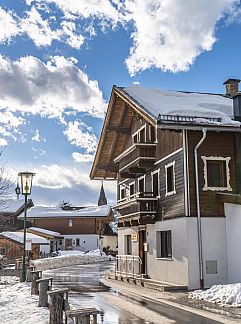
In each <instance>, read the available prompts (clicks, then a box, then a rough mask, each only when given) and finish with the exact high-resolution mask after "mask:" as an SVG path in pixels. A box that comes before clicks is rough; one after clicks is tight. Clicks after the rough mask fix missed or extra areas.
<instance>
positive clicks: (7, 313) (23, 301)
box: [0, 277, 49, 324]
mask: <svg viewBox="0 0 241 324" xmlns="http://www.w3.org/2000/svg"><path fill="white" fill-rule="evenodd" d="M0 305H1V320H0V321H1V324H5V323H8V324H9V323H11V324H23V323H24V324H32V323H35V322H36V323H38V324H47V323H49V310H48V309H47V308H45V307H38V296H31V292H30V286H28V285H27V284H26V283H20V282H19V278H17V277H1V280H0Z"/></svg>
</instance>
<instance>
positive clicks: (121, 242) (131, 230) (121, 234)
mask: <svg viewBox="0 0 241 324" xmlns="http://www.w3.org/2000/svg"><path fill="white" fill-rule="evenodd" d="M131 234H138V229H137V227H136V226H133V227H120V228H118V254H119V255H125V254H126V253H125V235H131ZM132 255H139V250H138V242H132Z"/></svg>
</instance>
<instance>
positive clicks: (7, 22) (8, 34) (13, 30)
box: [0, 7, 19, 43]
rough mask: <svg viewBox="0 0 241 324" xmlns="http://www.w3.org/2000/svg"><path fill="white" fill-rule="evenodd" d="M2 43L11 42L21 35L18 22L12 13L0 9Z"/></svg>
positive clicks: (0, 36)
mask: <svg viewBox="0 0 241 324" xmlns="http://www.w3.org/2000/svg"><path fill="white" fill-rule="evenodd" d="M0 26H4V27H2V28H0V43H3V42H5V41H7V42H9V41H10V40H11V39H12V38H13V37H14V36H16V35H17V34H18V33H19V30H18V26H17V21H16V18H15V17H14V15H13V13H12V12H11V11H6V10H4V9H2V8H1V7H0Z"/></svg>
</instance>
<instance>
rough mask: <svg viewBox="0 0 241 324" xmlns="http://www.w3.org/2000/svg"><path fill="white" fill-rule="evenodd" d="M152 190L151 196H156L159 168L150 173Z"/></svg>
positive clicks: (157, 192)
mask: <svg viewBox="0 0 241 324" xmlns="http://www.w3.org/2000/svg"><path fill="white" fill-rule="evenodd" d="M152 192H153V197H158V196H159V195H160V192H159V170H156V171H154V172H153V173H152Z"/></svg>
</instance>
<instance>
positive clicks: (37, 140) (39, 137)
mask: <svg viewBox="0 0 241 324" xmlns="http://www.w3.org/2000/svg"><path fill="white" fill-rule="evenodd" d="M32 141H35V142H41V141H43V142H46V139H45V138H43V137H42V136H40V133H39V130H38V129H36V131H35V133H34V136H33V137H32Z"/></svg>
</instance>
